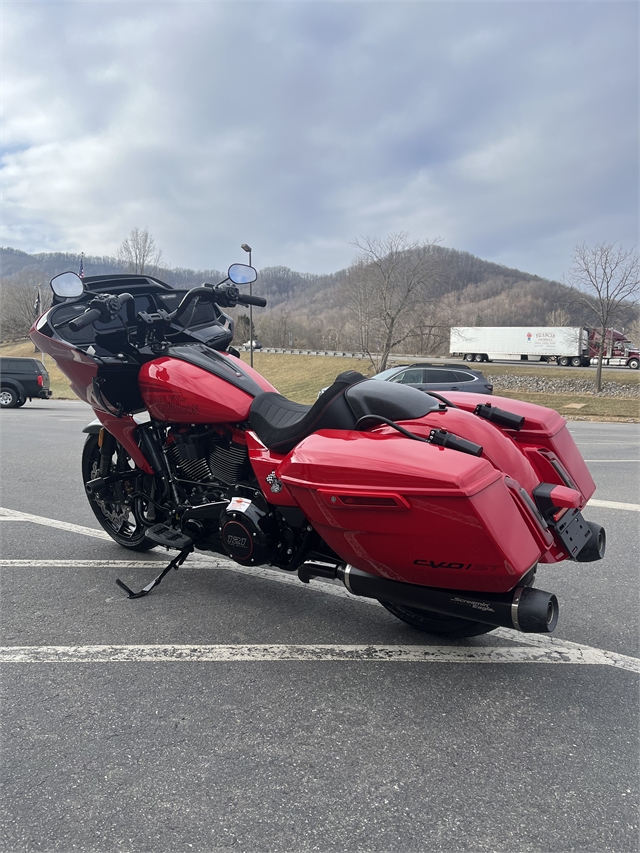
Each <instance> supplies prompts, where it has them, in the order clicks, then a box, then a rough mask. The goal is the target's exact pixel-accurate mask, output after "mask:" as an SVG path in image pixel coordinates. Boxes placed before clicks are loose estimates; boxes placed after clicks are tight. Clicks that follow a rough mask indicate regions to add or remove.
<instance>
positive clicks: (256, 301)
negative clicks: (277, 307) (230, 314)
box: [238, 294, 267, 308]
mask: <svg viewBox="0 0 640 853" xmlns="http://www.w3.org/2000/svg"><path fill="white" fill-rule="evenodd" d="M238 302H239V304H240V305H257V306H258V308H264V307H265V306H266V304H267V300H266V299H265V298H264V297H263V296H253V295H251V296H250V295H249V294H242V295H241V296H240V297H239V298H238Z"/></svg>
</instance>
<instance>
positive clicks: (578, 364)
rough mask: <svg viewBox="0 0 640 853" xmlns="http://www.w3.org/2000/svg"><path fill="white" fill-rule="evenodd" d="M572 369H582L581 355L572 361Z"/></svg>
mask: <svg viewBox="0 0 640 853" xmlns="http://www.w3.org/2000/svg"><path fill="white" fill-rule="evenodd" d="M571 367H582V359H581V358H580V356H579V355H578V356H576V357H575V358H572V359H571Z"/></svg>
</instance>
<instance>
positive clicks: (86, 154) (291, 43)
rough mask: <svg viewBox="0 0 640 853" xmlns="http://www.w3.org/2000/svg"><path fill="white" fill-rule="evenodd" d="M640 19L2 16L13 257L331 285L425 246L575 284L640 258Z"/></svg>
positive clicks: (317, 11)
mask: <svg viewBox="0 0 640 853" xmlns="http://www.w3.org/2000/svg"><path fill="white" fill-rule="evenodd" d="M638 11H639V6H638V4H637V3H636V2H625V0H621V2H618V0H599V1H598V2H591V0H563V2H556V0H505V1H504V2H492V1H491V0H469V2H458V0H446V2H440V0H422V1H421V0H414V1H413V2H403V0H394V2H373V1H372V0H364V1H363V0H359V1H356V2H341V0H328V2H327V1H325V2H315V0H289V2H281V0H262V2H243V0H233V2H210V1H209V0H197V2H173V0H168V2H164V0H162V2H159V1H158V0H152V2H118V0H108V2H106V0H105V2H103V0H83V2H55V0H47V2H24V1H23V0H3V2H2V4H1V12H0V14H1V15H2V21H1V24H2V27H1V33H2V35H1V38H2V44H1V45H0V46H1V48H2V53H3V59H2V68H1V72H2V114H3V117H2V121H3V129H2V137H1V144H2V149H1V152H0V154H1V160H0V167H1V170H2V203H1V210H0V212H1V219H2V230H1V232H0V241H1V242H2V245H4V246H12V247H14V248H16V249H22V250H23V251H26V252H54V251H69V252H75V251H77V252H81V251H84V252H85V253H86V254H88V255H114V254H115V253H116V252H117V249H118V246H119V245H120V243H121V242H122V240H123V239H124V237H126V235H127V234H128V233H129V232H130V231H131V229H132V228H133V227H140V228H145V227H146V228H148V229H149V231H150V232H151V234H152V235H153V236H154V238H155V241H156V244H157V245H158V246H159V247H160V248H161V249H162V251H163V255H164V259H165V262H166V263H167V264H168V265H169V266H176V267H190V268H224V267H226V266H227V265H228V264H229V263H232V262H234V261H242V260H244V259H245V258H246V256H244V254H243V252H242V251H241V250H240V248H239V247H240V244H241V243H248V244H250V245H251V247H252V249H253V261H254V264H255V265H256V266H258V267H265V266H276V265H282V266H286V267H290V268H291V269H295V270H298V271H300V272H310V273H328V272H334V271H336V270H339V269H342V268H344V267H346V266H347V265H348V264H349V263H350V262H351V261H352V260H353V259H354V257H355V255H356V249H355V248H354V246H353V241H354V240H356V239H358V238H360V237H373V238H385V237H386V236H388V235H390V234H395V233H398V232H406V233H407V234H408V237H409V239H410V240H432V239H436V238H438V239H440V240H441V244H442V245H444V246H449V247H451V248H454V249H459V250H462V251H468V252H471V253H472V254H474V255H478V256H480V257H482V258H485V259H487V260H490V261H494V262H496V263H500V264H505V265H506V266H509V267H516V268H518V269H521V270H524V271H526V272H529V273H534V274H537V275H540V276H543V277H546V278H552V279H558V280H560V279H561V278H562V276H563V274H565V273H566V272H567V271H568V269H569V267H570V265H571V256H572V252H573V249H574V247H575V246H576V245H577V244H581V243H583V242H586V243H588V244H593V243H597V242H601V241H606V242H619V243H621V244H622V245H623V246H625V247H627V248H631V247H632V246H634V245H636V244H637V242H638V207H639V205H638V39H639V36H638Z"/></svg>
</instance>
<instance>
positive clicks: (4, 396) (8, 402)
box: [0, 386, 18, 409]
mask: <svg viewBox="0 0 640 853" xmlns="http://www.w3.org/2000/svg"><path fill="white" fill-rule="evenodd" d="M17 405H18V395H17V394H16V392H15V391H14V390H13V388H7V387H6V386H5V387H4V388H1V389H0V409H14V408H15V407H16V406H17Z"/></svg>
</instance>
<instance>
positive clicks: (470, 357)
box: [464, 352, 474, 361]
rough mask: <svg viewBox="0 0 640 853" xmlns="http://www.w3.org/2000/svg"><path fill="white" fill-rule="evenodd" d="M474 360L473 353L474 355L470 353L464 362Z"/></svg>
mask: <svg viewBox="0 0 640 853" xmlns="http://www.w3.org/2000/svg"><path fill="white" fill-rule="evenodd" d="M473 358H474V355H473V353H472V352H468V353H467V354H466V355H465V357H464V360H465V361H473Z"/></svg>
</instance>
